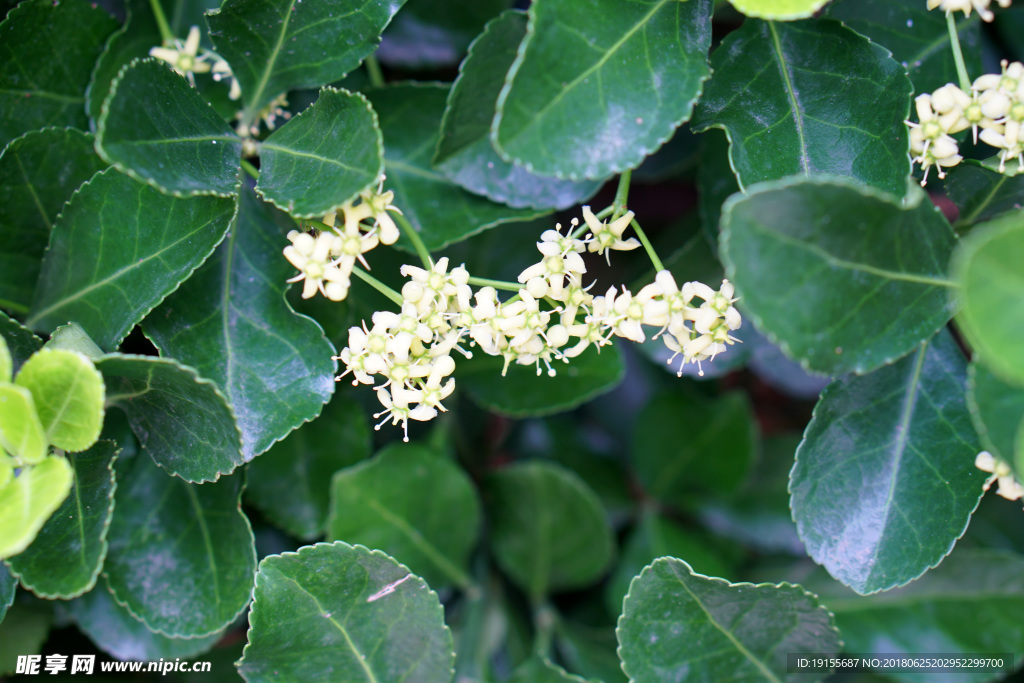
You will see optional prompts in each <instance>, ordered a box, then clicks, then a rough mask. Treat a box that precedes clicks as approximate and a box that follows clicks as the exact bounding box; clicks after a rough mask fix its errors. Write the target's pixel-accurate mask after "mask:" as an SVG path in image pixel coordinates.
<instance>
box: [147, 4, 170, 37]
mask: <svg viewBox="0 0 1024 683" xmlns="http://www.w3.org/2000/svg"><path fill="white" fill-rule="evenodd" d="M149 6H150V8H151V9H152V10H153V18H154V19H156V26H157V28H158V29H160V38H161V39H162V40H163V41H164V45H170V44H171V43H173V42H174V34H173V33H171V27H170V26H169V25H168V24H167V17H165V16H164V8H163V7H161V6H160V0H149Z"/></svg>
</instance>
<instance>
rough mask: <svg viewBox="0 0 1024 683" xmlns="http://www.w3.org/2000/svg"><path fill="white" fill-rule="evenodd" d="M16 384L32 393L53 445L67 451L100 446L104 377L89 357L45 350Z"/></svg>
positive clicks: (31, 360)
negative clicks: (97, 440)
mask: <svg viewBox="0 0 1024 683" xmlns="http://www.w3.org/2000/svg"><path fill="white" fill-rule="evenodd" d="M14 382H15V384H18V385H19V386H22V387H25V388H26V389H28V390H29V391H30V392H32V401H33V403H34V404H35V408H36V414H37V415H39V421H40V423H41V424H42V427H43V430H44V431H45V432H46V439H47V441H48V442H49V443H51V444H53V445H54V446H56V447H57V448H61V449H63V450H65V451H84V450H85V449H86V448H89V447H90V446H92V445H93V444H94V443H96V439H98V438H99V437H100V429H102V428H103V412H104V410H103V403H104V390H103V378H102V377H101V376H100V373H99V372H97V371H96V368H95V367H94V366H93V364H92V361H90V360H89V359H88V358H86V357H85V356H83V355H82V354H80V353H75V352H74V351H62V350H51V349H43V350H41V351H39V352H38V353H36V354H34V355H33V356H32V357H31V358H29V359H28V360H27V361H25V364H24V365H22V366H21V370H19V371H18V375H17V376H16V377H15V378H14Z"/></svg>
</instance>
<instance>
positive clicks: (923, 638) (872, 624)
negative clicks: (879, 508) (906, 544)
mask: <svg viewBox="0 0 1024 683" xmlns="http://www.w3.org/2000/svg"><path fill="white" fill-rule="evenodd" d="M815 578H816V579H822V578H824V577H820V576H816V577H815ZM807 587H808V588H809V589H811V590H814V591H815V592H817V593H818V595H819V596H820V599H821V601H822V603H823V604H824V605H825V606H826V607H828V609H829V610H831V611H832V612H833V613H834V614H835V619H836V625H837V626H838V627H839V630H840V632H841V633H842V634H843V640H844V641H845V649H846V651H847V652H858V653H865V654H884V655H885V656H889V657H891V656H893V655H900V654H904V653H905V654H908V655H910V656H914V655H915V654H917V653H921V652H933V651H934V652H941V653H942V655H943V656H946V657H952V656H955V655H961V654H962V655H977V653H982V652H993V653H996V652H1007V653H1009V652H1014V653H1016V652H1020V651H1021V649H1022V648H1024V626H1022V624H1021V622H1020V619H1019V618H1018V617H1019V615H1020V610H1021V609H1022V608H1024V559H1022V558H1021V557H1020V555H1017V554H1014V553H1008V552H998V551H992V550H979V551H960V550H958V551H957V552H955V553H953V554H952V555H951V556H950V557H948V558H947V559H946V560H945V561H944V562H943V563H942V564H940V565H939V566H938V567H936V568H935V569H933V570H932V571H930V572H928V573H927V574H925V575H924V576H922V577H921V578H920V579H918V580H917V581H914V582H913V583H911V584H910V585H908V586H904V587H903V588H897V589H895V590H892V591H888V592H886V593H881V594H879V595H871V596H867V597H864V596H859V595H855V594H854V593H853V592H852V591H849V590H846V589H845V588H844V587H843V586H841V585H839V584H837V583H836V582H834V581H827V579H826V580H823V581H822V580H817V581H814V580H812V581H809V582H808V584H807ZM1013 665H1014V664H1013V663H1011V664H1009V666H1010V667H1012V666H1013ZM882 673H884V674H885V676H886V677H887V678H889V679H894V680H897V681H906V682H907V683H911V682H919V681H922V680H925V678H926V677H927V678H931V679H933V680H939V679H942V678H948V679H953V678H955V679H956V680H958V681H977V682H979V683H980V682H981V681H992V680H999V679H1001V678H1002V676H1001V675H999V674H993V673H991V672H971V671H959V672H957V673H954V674H947V675H946V676H945V677H944V676H943V675H942V674H935V673H924V674H922V673H920V672H896V671H884V672H882Z"/></svg>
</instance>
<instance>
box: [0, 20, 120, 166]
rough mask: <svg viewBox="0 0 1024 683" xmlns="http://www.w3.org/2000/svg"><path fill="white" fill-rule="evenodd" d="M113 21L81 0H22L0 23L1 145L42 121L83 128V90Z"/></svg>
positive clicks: (84, 122)
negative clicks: (27, 0) (23, 0)
mask: <svg viewBox="0 0 1024 683" xmlns="http://www.w3.org/2000/svg"><path fill="white" fill-rule="evenodd" d="M116 28H117V22H116V21H115V20H114V18H113V17H111V16H110V15H109V14H107V12H106V11H105V10H103V9H102V8H100V7H99V6H97V5H94V4H90V3H88V2H81V1H80V0H62V1H61V2H53V1H52V0H30V1H29V2H23V3H21V4H20V5H19V6H18V7H16V8H15V9H13V10H11V12H10V13H9V14H8V15H7V18H6V19H5V20H4V21H3V23H0V148H3V146H4V145H6V144H7V143H8V142H9V141H10V140H12V139H13V138H16V137H18V136H19V135H21V134H22V133H26V132H28V131H30V130H35V129H36V128H43V127H44V126H74V127H76V128H82V129H84V128H87V127H88V123H89V122H88V119H86V116H85V89H86V86H88V85H89V76H90V75H91V74H92V67H93V64H95V62H96V58H97V57H99V55H100V51H101V50H102V49H103V41H104V40H106V38H107V36H108V35H110V33H111V32H113V31H114V29H116Z"/></svg>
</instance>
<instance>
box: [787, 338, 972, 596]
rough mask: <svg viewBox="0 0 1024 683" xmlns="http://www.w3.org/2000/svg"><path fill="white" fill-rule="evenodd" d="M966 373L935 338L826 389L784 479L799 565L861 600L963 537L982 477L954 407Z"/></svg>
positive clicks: (925, 565) (954, 352)
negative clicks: (819, 570) (825, 574)
mask: <svg viewBox="0 0 1024 683" xmlns="http://www.w3.org/2000/svg"><path fill="white" fill-rule="evenodd" d="M966 383H967V363H966V361H964V358H963V356H962V355H961V354H960V350H959V349H958V348H957V346H956V344H955V342H954V341H953V339H952V337H951V336H950V335H949V334H948V333H946V332H943V333H941V334H939V335H938V336H936V337H935V338H934V339H933V340H932V341H930V342H928V343H926V344H922V345H921V347H920V348H919V349H918V350H917V351H916V352H915V353H913V354H911V355H909V356H907V357H906V358H904V359H902V360H900V361H898V362H896V363H893V364H892V365H888V366H886V367H884V368H881V369H879V370H876V371H874V372H872V373H871V374H868V375H864V376H862V377H856V376H847V377H843V378H840V379H837V380H835V381H834V382H833V383H832V384H830V385H829V386H828V387H827V388H826V389H825V391H824V392H822V395H821V400H820V401H819V402H818V405H817V406H815V410H814V417H813V418H812V419H811V423H810V424H809V425H808V426H807V431H806V432H804V440H803V442H802V443H801V444H800V448H799V449H798V450H797V454H796V464H795V465H794V466H793V472H792V474H791V475H790V485H789V489H790V492H791V493H792V508H793V519H794V520H795V521H796V525H797V529H798V531H799V532H800V537H801V538H802V539H803V541H804V545H805V546H806V547H807V552H808V554H809V555H810V556H811V557H812V558H814V560H815V561H816V562H818V563H819V564H821V565H824V567H825V568H826V569H827V570H828V571H829V573H830V574H832V576H834V577H835V578H837V579H839V580H840V581H842V582H843V583H845V584H846V585H848V586H850V587H851V588H853V589H854V590H855V591H857V592H858V593H861V594H867V593H874V592H877V591H882V590H888V589H890V588H894V587H895V586H900V585H903V584H905V583H907V582H908V581H911V580H913V579H916V578H917V577H918V576H920V575H921V574H923V573H924V572H926V571H927V570H928V569H929V568H931V567H934V566H935V565H937V564H938V563H939V562H941V561H942V558H943V557H945V556H946V555H947V554H948V553H949V551H950V550H952V548H953V544H954V543H956V540H957V539H958V538H959V537H960V536H961V535H962V534H963V532H964V529H965V528H966V527H967V522H968V520H969V519H970V516H971V513H972V512H973V511H974V509H975V508H976V507H977V506H978V501H979V500H980V499H981V495H982V493H983V491H982V485H983V484H984V482H985V474H984V473H983V472H982V471H981V470H979V469H977V468H976V467H975V466H974V457H975V455H977V453H978V451H979V450H980V448H979V446H978V441H977V436H976V435H975V433H974V428H973V426H972V425H971V418H970V415H969V413H968V411H967V402H966V399H965V397H964V394H965V393H966Z"/></svg>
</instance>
